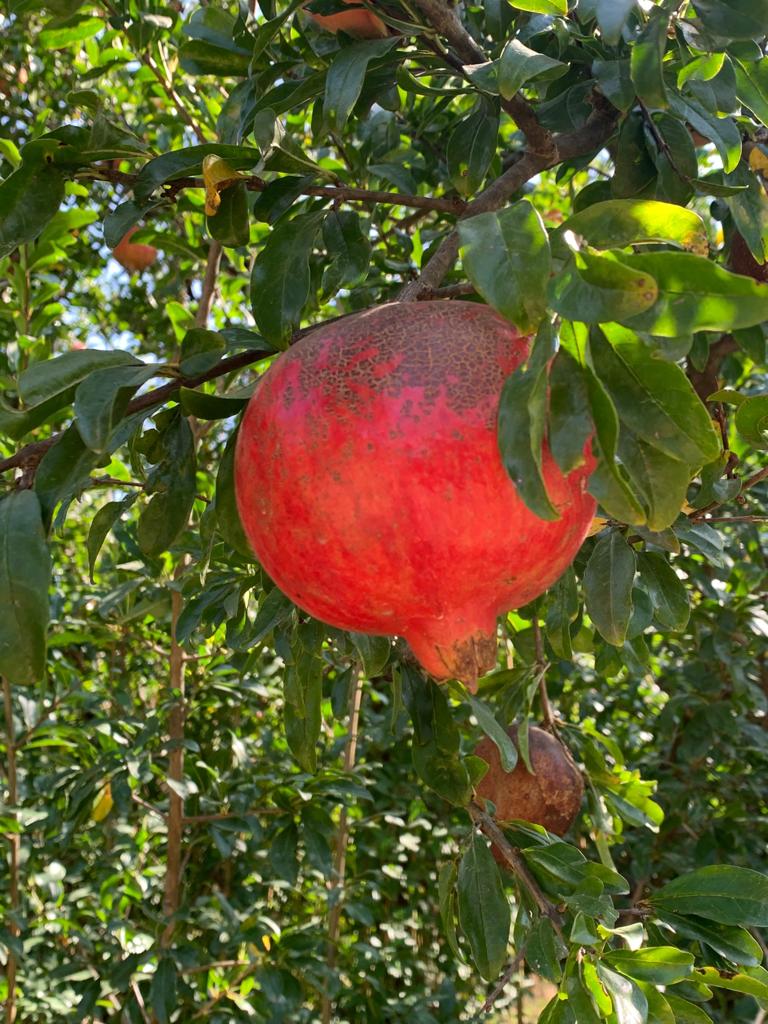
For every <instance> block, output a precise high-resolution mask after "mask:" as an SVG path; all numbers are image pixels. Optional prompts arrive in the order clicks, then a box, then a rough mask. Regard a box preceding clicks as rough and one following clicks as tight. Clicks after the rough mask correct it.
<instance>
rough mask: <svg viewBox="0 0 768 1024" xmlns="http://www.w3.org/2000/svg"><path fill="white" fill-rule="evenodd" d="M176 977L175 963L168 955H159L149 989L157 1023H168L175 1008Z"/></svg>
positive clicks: (150, 1001)
mask: <svg viewBox="0 0 768 1024" xmlns="http://www.w3.org/2000/svg"><path fill="white" fill-rule="evenodd" d="M176 977H177V976H176V964H175V963H174V962H173V960H172V959H171V958H170V957H169V956H163V957H161V958H160V961H159V963H158V965H157V969H156V970H155V973H154V974H153V975H152V982H151V985H150V989H149V1003H150V1005H151V1007H152V1009H153V1010H154V1015H155V1018H156V1019H157V1024H169V1022H170V1019H171V1014H172V1013H173V1012H174V1010H175V1009H176V1006H177V999H176Z"/></svg>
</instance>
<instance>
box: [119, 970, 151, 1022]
mask: <svg viewBox="0 0 768 1024" xmlns="http://www.w3.org/2000/svg"><path fill="white" fill-rule="evenodd" d="M131 992H133V998H134V999H135V1000H136V1005H137V1006H138V1008H139V1013H140V1014H141V1019H142V1020H143V1021H144V1024H152V1022H151V1020H150V1018H149V1015H148V1014H147V1008H146V1006H145V1005H144V998H143V996H142V994H141V989H140V988H139V986H138V984H137V983H136V979H135V978H131ZM118 1008H119V1007H118Z"/></svg>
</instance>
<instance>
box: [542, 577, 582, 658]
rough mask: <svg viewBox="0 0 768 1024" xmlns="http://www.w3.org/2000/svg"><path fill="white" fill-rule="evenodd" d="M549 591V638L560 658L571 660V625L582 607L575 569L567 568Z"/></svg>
mask: <svg viewBox="0 0 768 1024" xmlns="http://www.w3.org/2000/svg"><path fill="white" fill-rule="evenodd" d="M549 593H550V603H549V605H548V607H547V618H546V631H547V640H549V643H550V646H551V647H552V650H553V651H554V652H555V654H556V655H557V656H558V658H565V659H566V660H570V659H571V658H572V657H573V647H572V645H571V629H570V627H571V623H572V622H575V621H576V618H577V616H578V614H579V607H580V606H579V595H578V591H577V589H576V576H575V574H574V572H573V569H566V571H565V572H564V573H563V575H562V576H561V577H560V579H559V580H558V581H557V583H555V584H554V586H552V587H550V588H549Z"/></svg>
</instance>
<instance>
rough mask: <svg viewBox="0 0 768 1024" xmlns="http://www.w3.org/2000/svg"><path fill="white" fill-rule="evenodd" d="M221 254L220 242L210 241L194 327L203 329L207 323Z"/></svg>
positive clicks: (214, 292)
mask: <svg viewBox="0 0 768 1024" xmlns="http://www.w3.org/2000/svg"><path fill="white" fill-rule="evenodd" d="M221 254H222V247H221V242H217V241H216V240H215V239H211V241H210V244H209V245H208V262H207V264H206V267H205V277H204V278H203V291H202V294H201V295H200V302H199V303H198V306H197V314H196V315H195V326H196V327H205V325H206V324H207V323H208V317H209V316H210V313H211V306H212V305H213V297H214V295H215V294H216V278H217V276H218V273H219V267H220V266H221Z"/></svg>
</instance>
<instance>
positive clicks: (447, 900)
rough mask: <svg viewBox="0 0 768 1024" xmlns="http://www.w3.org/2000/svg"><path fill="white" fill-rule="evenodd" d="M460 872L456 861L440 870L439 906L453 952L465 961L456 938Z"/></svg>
mask: <svg viewBox="0 0 768 1024" xmlns="http://www.w3.org/2000/svg"><path fill="white" fill-rule="evenodd" d="M458 877H459V875H458V870H457V868H456V862H455V861H453V860H452V861H449V862H448V863H447V864H443V866H442V867H441V868H440V874H439V875H438V877H437V895H438V905H439V907H440V920H441V921H442V922H443V930H444V931H445V937H446V939H447V940H448V945H449V946H450V947H451V952H452V953H453V955H454V956H455V957H456V959H457V960H459V961H463V959H464V957H463V956H462V955H461V950H460V949H459V942H458V939H457V938H456V913H457V903H458V897H457V895H456V884H457V882H458Z"/></svg>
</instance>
